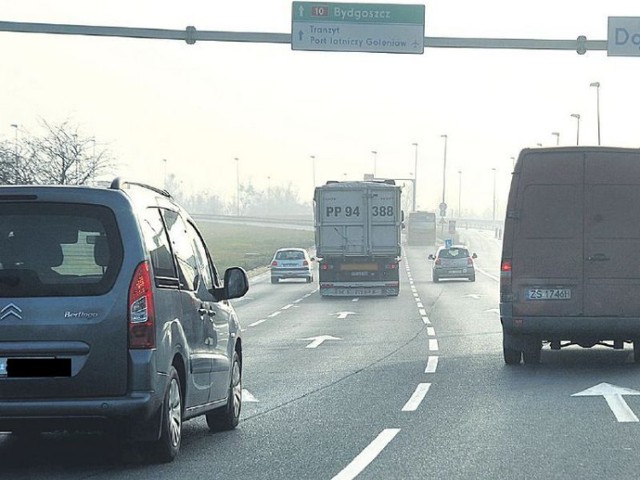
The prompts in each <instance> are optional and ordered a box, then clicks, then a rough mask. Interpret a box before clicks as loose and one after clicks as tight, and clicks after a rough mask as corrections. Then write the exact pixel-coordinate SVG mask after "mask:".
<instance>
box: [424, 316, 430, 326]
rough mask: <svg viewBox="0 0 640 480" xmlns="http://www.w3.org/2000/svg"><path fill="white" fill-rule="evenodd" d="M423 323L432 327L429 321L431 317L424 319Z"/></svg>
mask: <svg viewBox="0 0 640 480" xmlns="http://www.w3.org/2000/svg"><path fill="white" fill-rule="evenodd" d="M422 321H423V322H424V324H425V325H431V320H429V317H426V316H425V317H422Z"/></svg>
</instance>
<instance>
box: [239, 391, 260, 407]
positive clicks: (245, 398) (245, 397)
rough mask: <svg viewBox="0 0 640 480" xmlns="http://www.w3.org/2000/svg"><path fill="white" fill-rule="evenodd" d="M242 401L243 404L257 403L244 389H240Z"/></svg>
mask: <svg viewBox="0 0 640 480" xmlns="http://www.w3.org/2000/svg"><path fill="white" fill-rule="evenodd" d="M242 401H243V402H245V403H258V399H257V398H256V397H254V396H253V395H252V394H251V393H250V392H249V390H246V389H244V388H243V389H242Z"/></svg>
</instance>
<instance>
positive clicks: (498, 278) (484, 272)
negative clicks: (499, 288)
mask: <svg viewBox="0 0 640 480" xmlns="http://www.w3.org/2000/svg"><path fill="white" fill-rule="evenodd" d="M476 270H477V271H478V272H480V273H481V274H483V275H485V276H487V277H489V278H490V279H491V280H495V281H496V282H499V281H500V277H496V276H495V275H491V274H490V273H489V272H487V271H485V270H482V269H481V268H478V267H476Z"/></svg>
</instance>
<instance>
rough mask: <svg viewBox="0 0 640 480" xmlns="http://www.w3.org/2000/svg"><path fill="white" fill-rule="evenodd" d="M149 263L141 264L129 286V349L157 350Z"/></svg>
mask: <svg viewBox="0 0 640 480" xmlns="http://www.w3.org/2000/svg"><path fill="white" fill-rule="evenodd" d="M152 287H153V285H152V283H151V272H150V271H149V262H147V261H145V262H141V263H140V264H139V265H138V267H137V268H136V272H135V273H134V274H133V279H132V280H131V285H130V286H129V348H134V349H142V348H155V346H156V328H155V308H154V305H153V288H152Z"/></svg>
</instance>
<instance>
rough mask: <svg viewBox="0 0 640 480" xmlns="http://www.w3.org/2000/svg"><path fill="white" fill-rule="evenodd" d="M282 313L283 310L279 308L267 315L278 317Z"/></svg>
mask: <svg viewBox="0 0 640 480" xmlns="http://www.w3.org/2000/svg"><path fill="white" fill-rule="evenodd" d="M281 313H282V310H278V311H277V312H273V313H272V314H271V315H267V316H268V317H269V318H273V317H277V316H278V315H280V314H281Z"/></svg>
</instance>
